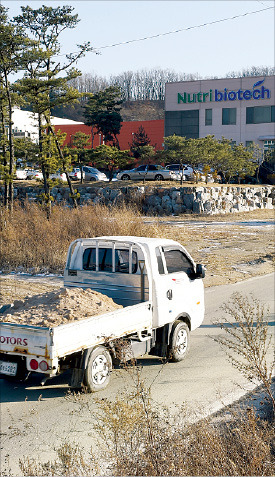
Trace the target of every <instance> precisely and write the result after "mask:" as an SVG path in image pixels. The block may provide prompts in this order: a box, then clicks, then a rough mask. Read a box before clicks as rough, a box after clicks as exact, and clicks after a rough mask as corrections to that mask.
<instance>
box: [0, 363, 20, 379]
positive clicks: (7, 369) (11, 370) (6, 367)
mask: <svg viewBox="0 0 275 477" xmlns="http://www.w3.org/2000/svg"><path fill="white" fill-rule="evenodd" d="M16 372H17V363H10V362H9V361H0V373H2V374H8V375H9V376H15V375H16Z"/></svg>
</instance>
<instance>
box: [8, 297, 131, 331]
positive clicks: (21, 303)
mask: <svg viewBox="0 0 275 477" xmlns="http://www.w3.org/2000/svg"><path fill="white" fill-rule="evenodd" d="M118 308H122V306H121V305H117V304H116V303H114V302H113V300H112V299H111V298H109V297H107V296H106V295H102V293H99V292H96V291H94V290H91V289H89V288H88V289H86V290H83V289H82V288H61V289H60V290H58V291H50V292H47V293H44V294H40V295H33V296H28V297H26V298H25V299H24V300H15V301H14V302H13V306H12V307H10V308H8V309H7V310H6V311H5V312H4V313H3V315H2V316H1V318H0V321H4V322H8V323H19V324H22V325H35V326H47V327H52V326H58V325H61V324H66V323H71V322H73V321H78V320H83V319H85V318H88V317H90V316H95V315H102V314H103V313H107V312H109V311H113V310H115V309H118Z"/></svg>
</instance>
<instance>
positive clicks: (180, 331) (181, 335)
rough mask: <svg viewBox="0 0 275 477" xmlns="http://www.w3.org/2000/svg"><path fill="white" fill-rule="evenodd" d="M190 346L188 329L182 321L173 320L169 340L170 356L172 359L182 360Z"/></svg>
mask: <svg viewBox="0 0 275 477" xmlns="http://www.w3.org/2000/svg"><path fill="white" fill-rule="evenodd" d="M189 347H190V331H189V328H188V325H187V324H186V323H184V322H183V321H179V320H177V321H175V323H174V325H173V328H172V332H171V341H170V358H171V360H172V361H182V360H183V359H184V358H185V356H186V355H187V353H188V351H189Z"/></svg>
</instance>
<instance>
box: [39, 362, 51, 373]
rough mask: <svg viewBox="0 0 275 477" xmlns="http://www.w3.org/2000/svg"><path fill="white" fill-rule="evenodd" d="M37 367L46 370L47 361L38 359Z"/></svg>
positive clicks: (47, 367)
mask: <svg viewBox="0 0 275 477" xmlns="http://www.w3.org/2000/svg"><path fill="white" fill-rule="evenodd" d="M39 368H40V369H41V371H47V369H49V366H48V363H47V361H40V363H39Z"/></svg>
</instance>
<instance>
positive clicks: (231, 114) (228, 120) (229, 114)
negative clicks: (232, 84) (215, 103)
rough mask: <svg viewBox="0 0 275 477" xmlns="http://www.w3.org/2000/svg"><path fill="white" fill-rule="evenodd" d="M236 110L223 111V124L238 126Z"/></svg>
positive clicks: (227, 109) (224, 109)
mask: <svg viewBox="0 0 275 477" xmlns="http://www.w3.org/2000/svg"><path fill="white" fill-rule="evenodd" d="M236 111H237V109H236V108H223V110H222V124H223V125H224V126H228V125H231V124H236V116H237V113H236Z"/></svg>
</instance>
